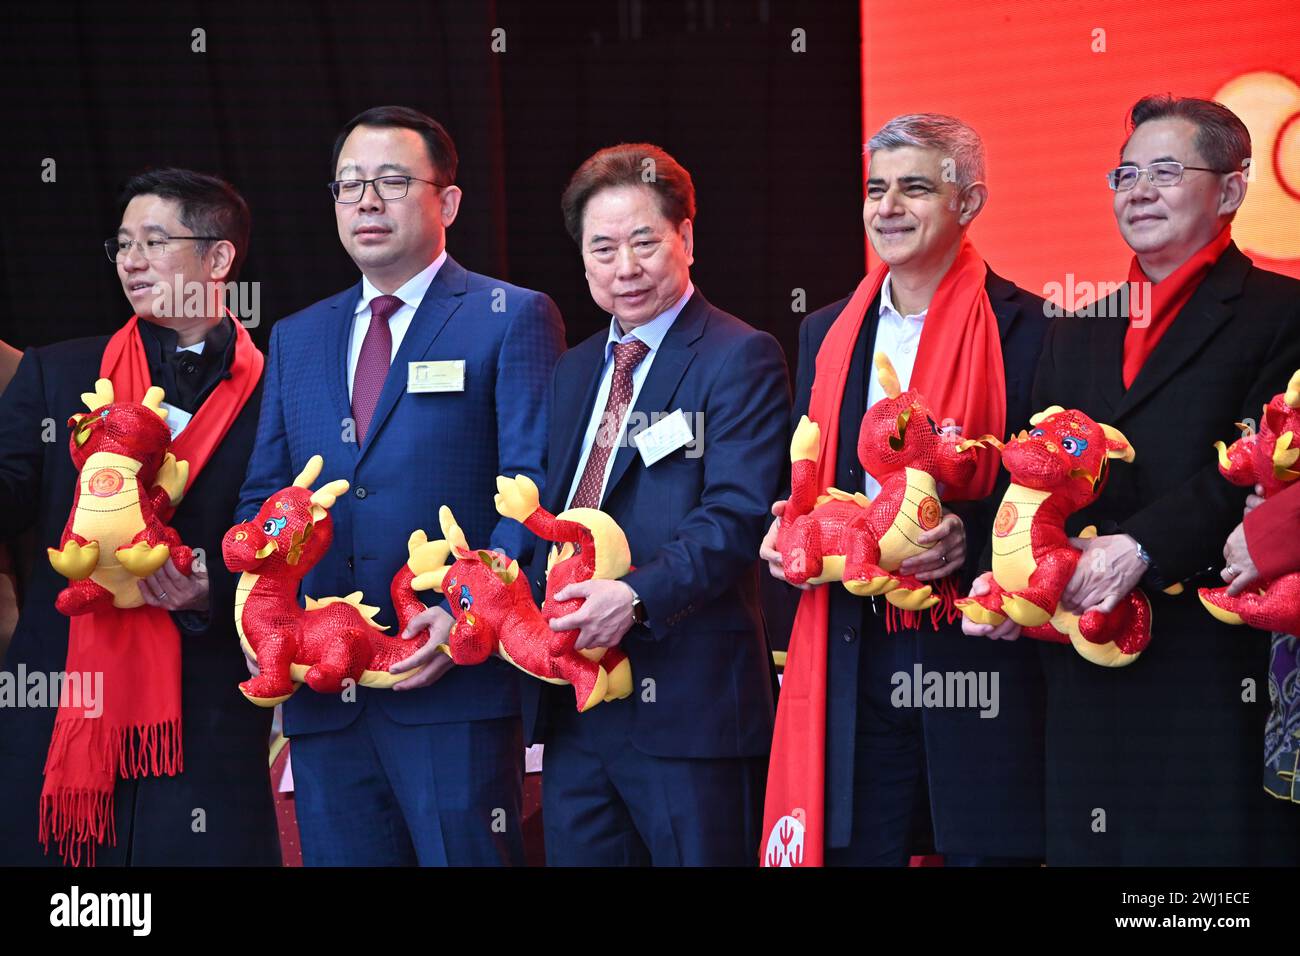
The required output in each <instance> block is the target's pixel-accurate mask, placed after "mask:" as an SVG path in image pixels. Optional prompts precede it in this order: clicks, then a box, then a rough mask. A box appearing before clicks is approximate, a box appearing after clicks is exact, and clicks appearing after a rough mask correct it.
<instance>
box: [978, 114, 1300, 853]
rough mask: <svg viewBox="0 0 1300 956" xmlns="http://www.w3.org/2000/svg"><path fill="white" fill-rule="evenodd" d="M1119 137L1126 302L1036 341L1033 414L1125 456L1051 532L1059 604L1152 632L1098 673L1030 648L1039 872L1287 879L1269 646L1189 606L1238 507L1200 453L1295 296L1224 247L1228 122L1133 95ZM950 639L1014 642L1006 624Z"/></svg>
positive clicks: (1231, 417) (1228, 207) (1276, 350)
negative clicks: (1036, 689) (1046, 413)
mask: <svg viewBox="0 0 1300 956" xmlns="http://www.w3.org/2000/svg"><path fill="white" fill-rule="evenodd" d="M1129 122H1130V129H1131V132H1130V135H1129V137H1128V139H1127V141H1126V142H1125V143H1124V145H1123V147H1122V149H1121V153H1120V164H1119V166H1118V167H1117V168H1116V169H1113V170H1111V172H1110V174H1109V176H1108V183H1109V185H1110V188H1111V189H1112V190H1113V206H1114V212H1115V219H1116V222H1117V223H1118V225H1119V230H1120V234H1121V235H1122V236H1123V237H1124V241H1125V242H1126V243H1128V246H1129V248H1131V249H1132V250H1133V253H1134V257H1133V261H1132V263H1131V265H1130V269H1129V281H1130V283H1132V284H1133V288H1134V290H1135V291H1136V294H1130V292H1129V287H1125V288H1124V289H1123V290H1122V291H1121V292H1120V293H1117V294H1116V295H1115V296H1113V297H1112V298H1111V299H1110V300H1107V301H1105V302H1103V303H1099V304H1098V306H1099V307H1097V308H1094V309H1092V310H1090V311H1092V312H1093V313H1094V314H1100V315H1102V316H1119V318H1109V319H1108V318H1100V319H1099V318H1082V317H1072V316H1066V317H1064V318H1062V319H1059V320H1058V321H1057V322H1055V323H1054V325H1053V327H1052V330H1051V332H1050V333H1049V335H1048V340H1047V344H1046V346H1045V348H1044V351H1043V357H1042V359H1041V361H1040V364H1039V367H1038V372H1037V376H1036V379H1035V385H1034V395H1033V405H1034V407H1035V408H1039V409H1041V408H1044V407H1046V406H1048V405H1052V404H1059V405H1063V406H1066V407H1074V408H1078V409H1081V410H1082V411H1084V412H1086V413H1087V414H1089V415H1091V416H1092V417H1093V418H1095V419H1097V420H1098V421H1103V422H1106V423H1108V424H1111V425H1114V426H1115V427H1117V428H1119V429H1120V430H1122V431H1123V432H1124V434H1125V435H1126V436H1127V437H1128V439H1129V440H1130V441H1131V442H1132V444H1133V447H1134V449H1135V450H1136V452H1137V459H1136V461H1135V462H1134V463H1132V464H1129V465H1123V466H1119V467H1116V468H1113V469H1111V472H1110V476H1109V479H1108V481H1107V484H1106V487H1105V490H1104V491H1103V492H1102V495H1101V498H1100V499H1099V500H1098V501H1097V502H1096V504H1094V505H1093V506H1092V507H1090V508H1088V509H1087V510H1086V511H1083V512H1080V513H1079V514H1077V515H1074V516H1073V517H1072V518H1071V520H1070V522H1069V524H1068V529H1069V530H1070V532H1071V533H1073V534H1078V533H1079V531H1080V530H1081V529H1082V528H1084V527H1085V526H1087V525H1090V524H1091V525H1096V526H1097V528H1098V530H1099V532H1100V536H1099V537H1096V538H1093V539H1091V540H1088V541H1083V540H1080V541H1078V542H1077V543H1078V545H1079V546H1080V547H1081V548H1082V549H1083V555H1082V557H1081V558H1080V560H1079V563H1078V568H1077V570H1076V571H1075V573H1074V577H1073V578H1072V579H1071V581H1070V584H1069V587H1068V588H1067V590H1066V593H1065V596H1064V598H1063V603H1064V604H1065V606H1066V607H1067V608H1069V609H1070V610H1073V611H1075V612H1077V613H1082V612H1083V611H1085V610H1088V609H1090V608H1094V607H1098V608H1100V609H1101V610H1103V611H1109V610H1110V609H1111V608H1113V607H1114V606H1115V604H1116V602H1117V601H1118V600H1119V599H1120V598H1121V597H1123V596H1124V595H1125V594H1127V593H1128V592H1129V591H1130V590H1131V589H1132V588H1133V587H1135V586H1139V585H1140V586H1141V587H1142V588H1143V589H1144V591H1145V592H1146V594H1147V596H1148V597H1149V598H1150V600H1151V608H1152V615H1153V619H1154V634H1153V637H1152V641H1151V644H1150V646H1149V647H1148V649H1147V650H1146V651H1145V652H1144V653H1143V654H1142V657H1141V658H1140V659H1138V660H1137V661H1136V662H1135V663H1133V664H1131V665H1129V666H1128V667H1124V668H1121V669H1115V670H1112V669H1108V668H1103V667H1098V666H1096V665H1093V664H1090V663H1088V662H1086V661H1085V660H1083V658H1081V657H1079V655H1077V654H1074V653H1072V652H1070V651H1069V650H1068V649H1063V648H1061V647H1059V646H1056V645H1043V646H1042V647H1041V648H1040V651H1041V654H1042V658H1043V662H1044V667H1045V672H1046V679H1047V690H1048V694H1047V697H1048V705H1047V706H1048V713H1047V817H1048V822H1047V861H1048V863H1049V864H1102V865H1115V864H1141V865H1163V866H1185V865H1220V866H1225V865H1226V866H1232V865H1238V866H1239V865H1248V864H1274V865H1276V864H1290V865H1295V863H1296V862H1297V860H1298V858H1300V816H1298V815H1297V814H1295V813H1294V812H1293V808H1290V807H1287V806H1285V805H1284V804H1283V803H1282V802H1281V801H1278V800H1274V799H1272V798H1271V797H1270V796H1269V795H1268V794H1266V793H1264V792H1263V791H1262V790H1261V788H1260V785H1259V769H1258V768H1259V751H1260V747H1261V741H1262V739H1263V738H1262V734H1263V727H1264V719H1265V717H1266V710H1267V700H1268V698H1267V696H1266V695H1267V687H1268V684H1267V677H1266V674H1267V663H1268V641H1267V638H1266V637H1265V636H1264V635H1261V634H1258V633H1252V632H1250V631H1247V630H1244V629H1242V628H1233V627H1228V626H1225V625H1223V624H1220V623H1218V622H1217V621H1215V620H1214V619H1213V618H1211V617H1210V616H1209V615H1208V614H1206V613H1205V611H1204V609H1203V608H1202V607H1201V606H1200V603H1199V602H1198V601H1197V599H1196V588H1197V586H1198V585H1202V584H1207V583H1209V584H1211V585H1214V584H1219V583H1221V581H1220V580H1219V574H1218V571H1219V568H1220V566H1221V564H1222V561H1221V548H1222V546H1223V541H1224V539H1225V538H1227V537H1228V534H1229V532H1231V531H1232V530H1233V528H1234V527H1235V526H1236V525H1237V524H1238V523H1239V522H1240V521H1241V515H1242V508H1243V505H1244V503H1245V498H1246V493H1247V491H1246V489H1243V488H1237V487H1235V486H1233V485H1231V484H1229V483H1228V482H1227V481H1225V480H1224V479H1223V478H1222V477H1221V476H1220V475H1219V472H1218V469H1217V467H1216V462H1215V460H1214V457H1213V452H1212V446H1213V443H1214V442H1215V441H1216V440H1220V439H1223V440H1228V441H1231V440H1232V438H1233V436H1234V434H1235V432H1236V429H1235V428H1234V425H1233V423H1234V422H1238V421H1243V422H1244V421H1246V420H1248V419H1251V418H1252V417H1257V416H1258V415H1259V414H1260V409H1261V406H1262V405H1263V403H1264V402H1266V401H1268V400H1269V398H1271V397H1272V396H1273V395H1274V394H1275V393H1276V392H1278V391H1279V390H1281V389H1283V388H1284V387H1285V385H1286V382H1287V380H1288V379H1289V378H1290V376H1291V374H1292V373H1293V372H1294V371H1295V370H1296V368H1298V367H1300V282H1296V281H1295V280H1294V279H1290V278H1285V277H1283V276H1280V275H1277V274H1275V273H1272V272H1267V271H1265V270H1263V269H1260V268H1258V267H1256V266H1254V265H1252V263H1251V262H1250V260H1249V259H1247V258H1246V257H1245V256H1244V255H1243V254H1242V253H1241V252H1240V251H1239V250H1238V249H1237V247H1236V246H1235V245H1234V244H1233V242H1232V237H1231V223H1232V219H1233V216H1234V215H1235V214H1236V212H1237V210H1238V209H1239V208H1240V207H1241V204H1242V202H1243V201H1244V200H1245V198H1246V185H1247V183H1246V171H1247V170H1248V168H1249V163H1250V134H1249V133H1248V132H1247V130H1246V127H1245V125H1244V124H1243V123H1242V122H1241V120H1240V119H1239V118H1238V117H1237V116H1235V115H1234V114H1233V113H1232V112H1230V111H1229V110H1227V109H1226V108H1224V107H1223V106H1221V105H1219V104H1217V103H1213V102H1210V101H1207V100H1200V99H1192V98H1176V97H1172V96H1149V97H1146V98H1144V99H1141V100H1139V101H1138V102H1137V103H1136V104H1135V105H1134V107H1133V109H1132V111H1131V113H1130V117H1129ZM1143 284H1145V285H1146V288H1145V289H1143V288H1142V285H1143ZM981 587H982V584H981V583H980V582H977V583H976V585H975V588H976V589H980V588H981ZM1171 592H1172V593H1171ZM964 627H965V629H966V631H967V633H970V634H984V635H987V636H989V637H992V638H1001V639H1007V640H1010V639H1015V638H1016V637H1018V634H1019V629H1018V627H1017V626H1016V625H1015V624H1014V622H1011V621H1009V620H1008V621H1004V622H1002V623H1001V624H997V625H996V626H994V625H975V624H972V623H970V622H969V621H968V622H967V623H966V624H965V625H964Z"/></svg>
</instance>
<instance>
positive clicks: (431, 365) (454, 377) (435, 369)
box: [406, 359, 465, 392]
mask: <svg viewBox="0 0 1300 956" xmlns="http://www.w3.org/2000/svg"><path fill="white" fill-rule="evenodd" d="M406 390H407V391H408V392H463V391H465V360H464V359H450V360H448V361H444V362H407V363H406Z"/></svg>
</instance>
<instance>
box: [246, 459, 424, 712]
mask: <svg viewBox="0 0 1300 956" xmlns="http://www.w3.org/2000/svg"><path fill="white" fill-rule="evenodd" d="M322 463H323V461H322V459H321V457H320V455H313V456H312V457H311V459H310V460H309V461H308V462H307V465H306V467H305V468H303V470H302V473H301V474H299V475H298V477H297V478H295V479H294V482H293V484H292V485H291V486H290V487H288V488H285V489H283V490H281V491H277V492H276V493H275V494H273V495H272V496H271V497H270V498H268V499H267V500H266V502H265V503H264V504H263V505H262V508H261V510H260V511H258V513H257V517H256V518H255V519H254V520H252V521H246V522H244V523H242V524H237V525H235V526H234V527H233V528H231V529H230V530H229V531H227V532H226V535H225V537H224V538H223V539H222V542H221V553H222V556H223V557H224V558H225V560H226V567H228V568H229V569H230V570H231V571H234V572H242V574H240V578H239V583H238V585H237V586H236V589H235V629H236V630H237V631H238V633H239V642H240V644H241V645H242V646H243V648H244V651H245V652H246V653H247V654H249V655H250V656H251V657H252V658H253V659H254V660H256V661H257V666H258V671H259V674H258V676H257V677H254V678H251V679H250V680H246V681H244V682H243V683H242V684H240V685H239V690H240V692H241V693H243V695H244V696H245V697H247V698H248V699H249V700H250V701H252V702H253V703H254V704H257V705H258V706H260V707H274V706H275V705H276V704H278V703H280V702H281V701H283V700H285V699H287V698H288V697H289V695H291V694H292V693H293V692H294V691H295V690H297V689H298V687H299V686H301V684H302V683H306V684H307V686H308V687H310V688H311V689H312V690H314V691H318V692H320V693H323V694H335V693H339V692H340V691H341V690H342V689H343V688H344V686H345V685H344V681H345V680H349V679H350V680H352V681H353V682H354V683H356V684H360V685H361V686H363V687H392V686H393V685H394V684H396V683H398V682H400V681H403V680H405V679H407V678H408V677H411V676H413V675H414V674H416V673H418V670H412V671H409V672H406V673H403V674H391V673H389V672H388V668H389V667H390V666H392V665H393V664H395V663H396V662H397V661H400V660H402V659H404V658H406V657H409V656H410V655H411V654H413V653H415V651H416V650H417V649H418V648H419V647H421V646H422V645H423V644H424V643H425V641H427V640H428V636H427V632H426V633H425V634H424V635H420V636H417V637H413V638H411V639H410V640H403V639H402V638H401V637H395V636H391V635H388V634H385V633H384V631H385V630H387V628H385V627H382V626H381V625H379V624H377V623H375V620H374V618H375V615H376V614H377V613H378V611H379V609H378V608H377V607H371V606H369V605H366V604H363V603H361V597H362V595H361V592H360V591H354V592H353V593H351V594H349V595H347V596H346V597H327V598H320V599H319V600H317V599H313V598H310V597H309V598H307V600H306V604H307V607H306V609H303V608H302V607H300V606H299V604H298V586H299V583H300V582H301V581H302V579H303V578H304V577H305V576H306V574H307V572H308V571H310V570H311V569H312V568H313V567H314V566H315V565H316V563H317V562H318V561H320V559H321V558H322V557H323V556H324V555H325V552H327V551H328V550H329V547H330V543H331V542H332V540H333V538H334V529H333V523H332V521H331V520H330V515H329V509H330V508H332V507H333V506H334V502H335V500H336V499H337V497H338V496H339V495H341V494H343V493H344V492H345V491H347V490H348V483H347V482H346V481H344V480H343V479H341V478H340V479H338V480H336V481H331V482H329V483H328V484H326V485H323V486H322V487H321V488H319V489H317V490H316V491H312V490H310V489H311V486H312V484H313V483H314V482H315V481H316V479H317V478H318V477H319V476H320V470H321V465H322ZM408 552H409V555H410V556H409V557H408V558H407V561H406V564H404V565H402V567H401V568H399V569H398V571H397V574H396V575H394V577H393V581H392V586H391V596H392V600H393V607H394V609H395V610H396V611H397V618H398V625H399V629H401V630H404V629H405V628H406V625H407V624H408V623H409V622H410V620H411V618H413V617H415V615H416V614H418V613H419V612H420V611H422V610H424V604H423V603H421V601H420V599H419V597H418V596H417V595H416V593H415V589H414V588H413V586H412V583H413V582H414V581H415V579H416V578H417V577H418V576H419V575H421V574H423V573H425V572H428V571H432V570H433V569H435V568H437V567H439V566H440V565H442V563H443V562H444V561H446V560H447V549H446V545H445V544H444V543H442V542H430V541H426V540H425V537H424V533H423V532H420V531H417V532H416V533H415V534H413V535H411V538H410V541H409V542H408Z"/></svg>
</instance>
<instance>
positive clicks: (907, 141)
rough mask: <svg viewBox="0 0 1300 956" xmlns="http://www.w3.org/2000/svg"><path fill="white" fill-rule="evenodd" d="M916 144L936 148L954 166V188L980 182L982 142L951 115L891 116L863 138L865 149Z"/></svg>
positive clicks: (982, 166) (982, 169) (871, 149)
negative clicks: (866, 139)
mask: <svg viewBox="0 0 1300 956" xmlns="http://www.w3.org/2000/svg"><path fill="white" fill-rule="evenodd" d="M904 146H917V147H920V148H921V149H937V150H938V151H939V152H940V153H942V154H943V156H944V158H945V159H951V160H952V161H953V165H954V166H955V167H956V174H957V188H958V189H964V188H966V187H967V186H969V185H970V184H971V183H975V182H983V181H984V143H983V142H982V141H981V140H980V136H979V133H977V132H975V131H974V130H973V129H971V128H970V127H969V126H967V125H966V124H965V123H963V122H962V121H961V120H959V119H957V118H956V117H955V116H946V115H945V114H943V113H907V114H905V115H903V116H895V117H894V118H893V119H891V120H890V121H889V122H888V123H886V124H885V125H884V126H882V127H880V129H879V130H877V131H876V134H875V135H874V136H872V137H871V139H869V140H868V141H867V152H868V153H874V152H875V151H876V150H878V149H899V148H901V147H904Z"/></svg>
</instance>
